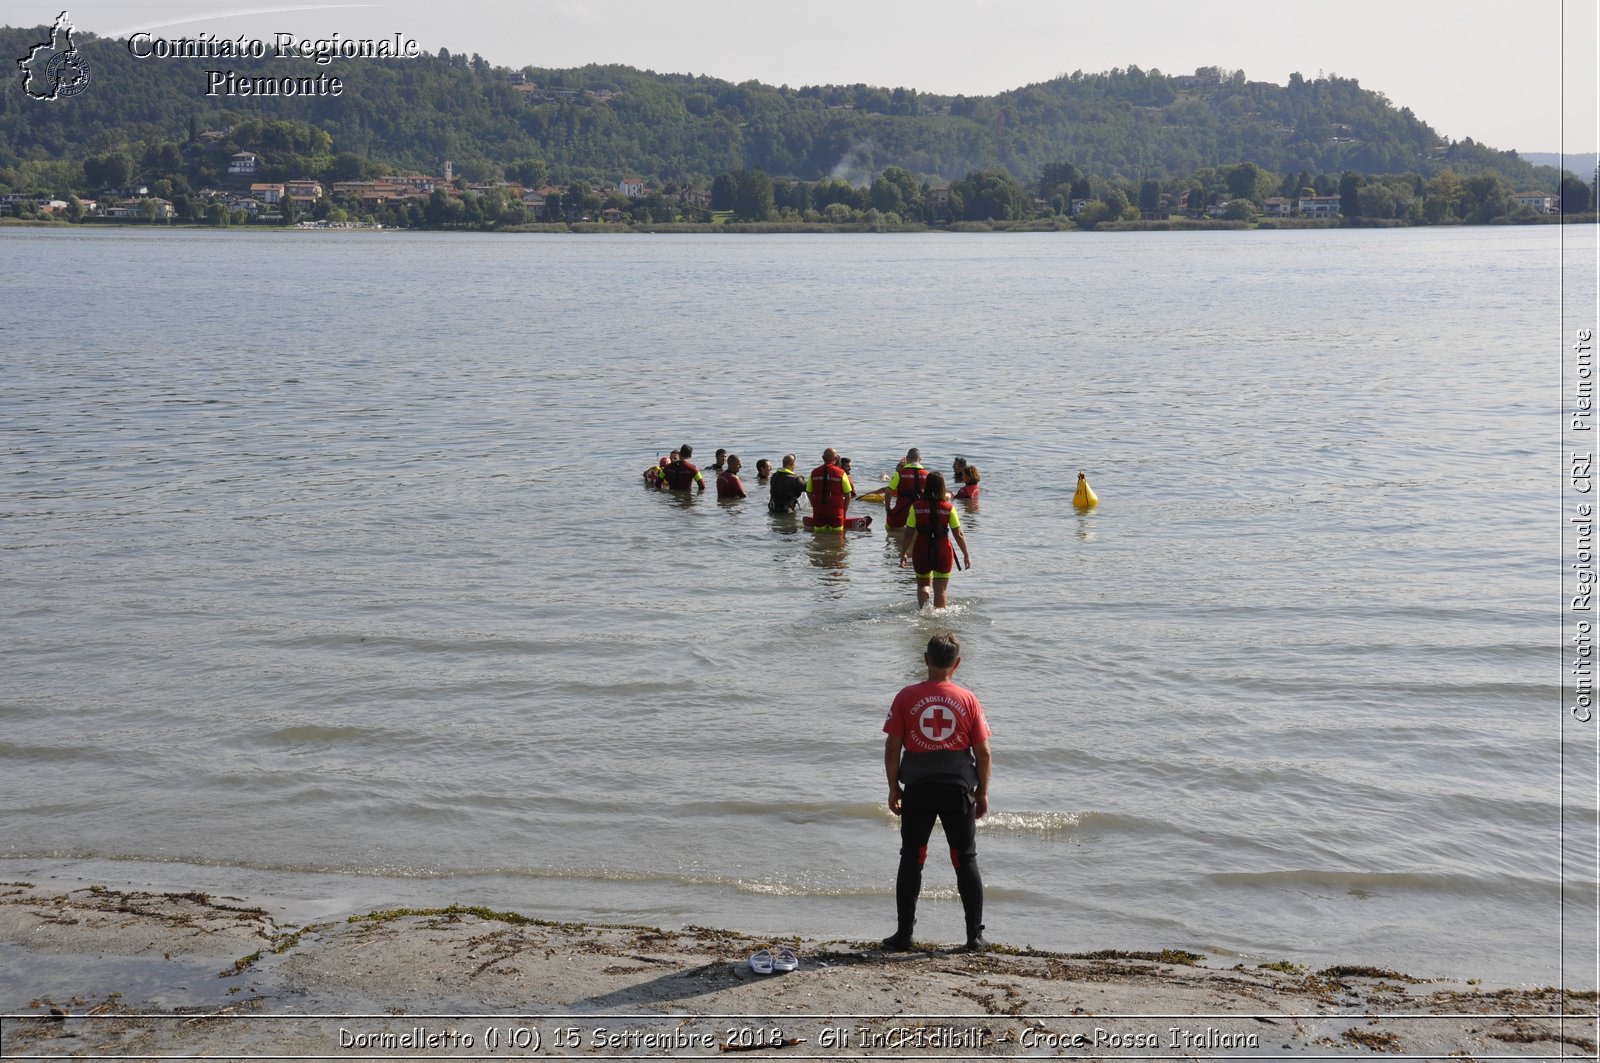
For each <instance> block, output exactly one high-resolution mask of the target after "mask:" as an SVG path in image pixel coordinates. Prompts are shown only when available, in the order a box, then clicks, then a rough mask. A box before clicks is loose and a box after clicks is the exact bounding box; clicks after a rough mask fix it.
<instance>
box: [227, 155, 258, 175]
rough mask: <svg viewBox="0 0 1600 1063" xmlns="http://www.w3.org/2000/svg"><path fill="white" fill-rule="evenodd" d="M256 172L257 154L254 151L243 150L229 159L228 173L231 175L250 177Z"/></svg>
mask: <svg viewBox="0 0 1600 1063" xmlns="http://www.w3.org/2000/svg"><path fill="white" fill-rule="evenodd" d="M255 172H256V154H255V152H253V151H241V152H237V153H235V154H234V156H233V158H231V159H229V160H228V175H229V176H230V177H249V176H251V175H252V174H254V173H255Z"/></svg>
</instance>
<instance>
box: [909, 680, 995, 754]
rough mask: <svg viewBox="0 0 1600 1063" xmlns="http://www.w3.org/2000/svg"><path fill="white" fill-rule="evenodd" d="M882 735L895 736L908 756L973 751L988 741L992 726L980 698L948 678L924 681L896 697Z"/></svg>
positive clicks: (914, 684) (912, 685)
mask: <svg viewBox="0 0 1600 1063" xmlns="http://www.w3.org/2000/svg"><path fill="white" fill-rule="evenodd" d="M883 733H884V734H886V735H894V736H895V737H896V738H898V739H900V741H901V742H902V743H903V744H904V746H905V749H906V752H908V753H935V752H939V751H944V750H948V751H957V750H963V749H971V748H972V747H973V746H974V745H976V744H977V743H979V742H987V741H988V740H989V723H988V721H987V720H985V719H984V718H983V706H982V705H980V704H978V698H977V695H975V694H973V693H972V691H970V690H968V689H967V688H966V687H962V686H957V685H956V684H954V683H952V682H950V681H949V680H948V679H940V680H924V681H923V682H921V683H913V684H911V685H910V686H908V687H905V688H904V689H902V690H901V691H900V693H898V694H896V695H895V696H894V703H893V704H892V705H890V706H889V717H888V719H886V720H884V721H883Z"/></svg>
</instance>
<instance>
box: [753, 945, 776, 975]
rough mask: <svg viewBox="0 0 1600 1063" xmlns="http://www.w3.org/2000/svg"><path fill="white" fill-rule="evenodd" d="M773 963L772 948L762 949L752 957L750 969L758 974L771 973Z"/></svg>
mask: <svg viewBox="0 0 1600 1063" xmlns="http://www.w3.org/2000/svg"><path fill="white" fill-rule="evenodd" d="M772 964H773V959H772V950H771V949H762V950H760V951H759V952H757V953H755V954H754V955H752V956H751V957H750V969H751V970H752V971H754V972H755V973H756V974H771V973H772Z"/></svg>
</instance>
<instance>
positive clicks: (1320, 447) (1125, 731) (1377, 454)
mask: <svg viewBox="0 0 1600 1063" xmlns="http://www.w3.org/2000/svg"><path fill="white" fill-rule="evenodd" d="M1564 239H1565V242H1566V245H1567V248H1568V250H1569V253H1571V254H1577V255H1578V256H1579V257H1584V256H1586V259H1587V261H1589V262H1591V263H1592V262H1593V260H1594V258H1595V248H1594V227H1593V226H1572V227H1569V228H1568V229H1567V231H1566V233H1565V234H1564ZM1562 240H1563V233H1562V232H1561V229H1560V227H1556V226H1543V227H1516V228H1472V229H1455V230H1420V229H1419V230H1406V231H1397V230H1388V231H1362V230H1354V231H1298V232H1254V233H1250V232H1242V233H1241V232H1224V233H1150V234H1116V235H1093V234H1039V235H1022V234H1017V235H987V236H976V235H969V236H952V235H942V234H928V235H908V236H870V235H863V236H772V237H760V236H737V237H717V236H704V235H700V236H674V237H667V236H655V237H650V236H630V237H620V236H619V237H599V236H583V237H559V236H499V237H496V236H484V235H470V236H458V235H447V234H413V233H359V234H327V233H259V232H255V233H245V232H221V233H210V232H198V231H187V232H170V233H169V232H152V231H144V230H137V229H122V230H105V231H81V230H74V231H66V232H63V231H39V230H20V229H9V230H4V231H3V232H0V255H3V256H4V259H5V261H6V262H7V263H8V264H9V265H10V266H11V268H10V270H9V271H8V273H9V276H8V281H7V292H6V295H5V297H4V298H3V299H0V334H3V336H4V337H5V340H4V344H3V347H4V351H3V353H0V374H3V379H4V387H3V388H0V477H3V479H0V484H3V492H4V493H3V496H0V517H3V520H0V642H3V645H4V646H5V662H6V663H5V682H4V684H3V688H0V857H4V858H5V859H4V860H3V861H0V864H3V866H0V873H3V874H4V875H7V876H10V877H13V878H16V877H30V876H35V877H36V876H49V875H51V874H59V875H62V876H73V875H76V876H82V877H87V878H90V879H92V880H95V881H101V882H106V883H108V884H111V885H119V884H124V883H130V882H131V883H138V884H152V885H156V886H161V887H170V888H180V889H203V890H209V891H213V892H216V891H232V892H245V893H254V894H257V895H263V896H266V895H270V896H274V897H279V898H285V899H286V900H287V901H288V902H290V903H291V904H292V905H293V910H294V913H295V914H296V916H298V917H301V918H304V919H310V918H313V917H323V916H326V915H327V914H329V913H343V912H350V911H357V910H366V909H368V908H373V907H379V906H385V905H391V904H402V903H403V904H416V905H424V904H447V903H451V902H461V903H467V904H486V905H490V906H493V907H498V908H511V909H516V910H518V911H521V912H524V913H527V914H530V915H536V916H543V917H552V918H562V919H586V920H595V921H605V922H628V923H650V924H656V925H664V926H682V925H686V924H700V925H712V926H723V927H729V928H732V929H738V930H744V931H750V932H756V933H774V934H777V933H805V934H812V935H819V936H821V937H824V938H830V939H836V938H844V939H853V940H854V939H876V938H878V937H881V936H883V935H884V934H886V933H888V932H889V931H890V930H892V929H893V926H892V922H893V907H894V905H893V878H894V867H895V862H896V851H897V846H898V837H897V831H896V823H897V821H896V820H895V819H894V818H893V817H892V816H891V815H889V813H888V811H887V809H886V807H885V805H884V795H883V789H884V782H883V774H882V735H881V732H880V727H881V724H882V721H883V717H884V713H885V711H886V710H887V707H888V704H889V700H890V698H891V697H892V696H893V694H894V692H895V690H896V689H898V687H899V686H901V685H902V684H904V683H907V682H910V681H913V680H915V679H917V678H919V677H920V675H921V665H920V656H921V652H922V647H923V645H924V643H925V642H926V640H927V639H928V637H929V636H930V635H932V634H934V633H936V632H938V631H942V630H952V631H955V632H956V633H958V634H959V635H960V637H961V639H962V641H963V646H964V657H965V659H964V664H963V666H962V668H961V670H960V674H959V677H958V678H959V679H960V680H961V681H962V682H964V683H965V684H966V685H967V686H969V687H971V688H972V689H973V690H974V692H976V693H977V694H978V696H979V697H980V699H981V700H982V701H983V704H984V707H985V709H986V712H987V714H988V716H989V720H990V723H991V725H992V726H993V728H994V739H993V745H994V750H995V774H994V784H993V809H994V811H993V812H992V814H991V815H990V816H989V818H987V819H986V820H985V821H984V822H983V824H982V825H981V828H980V833H979V845H980V856H981V867H982V869H983V873H984V876H985V880H986V883H987V886H988V912H987V922H988V925H989V932H988V936H989V937H990V939H991V940H994V941H998V942H1003V943H1008V944H1015V945H1028V944H1031V945H1034V946H1037V947H1040V948H1050V949H1060V950H1070V951H1080V950H1090V949H1101V948H1120V949H1139V950H1150V949H1160V948H1186V949H1192V950H1196V951H1200V952H1204V953H1206V954H1208V955H1209V956H1210V957H1211V958H1212V962H1216V963H1221V964H1226V965H1231V964H1233V963H1236V962H1237V963H1250V964H1254V963H1258V962H1272V961H1277V960H1284V959H1287V960H1291V961H1294V962H1297V963H1304V964H1309V965H1319V964H1326V963H1334V962H1339V963H1360V964H1371V965H1378V966H1385V967H1392V968H1395V969H1399V970H1402V971H1405V972H1407V973H1412V974H1417V975H1438V976H1460V977H1463V978H1465V977H1479V978H1484V979H1487V980H1490V981H1493V982H1539V983H1553V982H1556V981H1557V980H1558V979H1561V978H1563V977H1564V978H1565V979H1566V981H1567V983H1568V984H1569V985H1581V984H1588V985H1591V986H1592V985H1593V984H1594V971H1593V956H1594V940H1593V937H1594V935H1593V929H1594V907H1593V906H1594V882H1593V869H1594V866H1595V859H1594V856H1595V854H1594V846H1593V837H1594V811H1593V800H1592V788H1593V786H1592V774H1593V750H1592V739H1591V747H1590V748H1585V749H1578V750H1576V751H1574V750H1573V749H1572V748H1571V742H1570V738H1569V740H1568V742H1567V743H1566V746H1567V748H1566V755H1567V757H1568V763H1567V765H1566V769H1567V772H1568V773H1569V778H1568V779H1567V783H1566V787H1567V789H1566V795H1567V796H1566V801H1565V807H1563V804H1564V803H1563V782H1562V769H1563V762H1562V761H1563V750H1564V743H1563V734H1562V727H1563V721H1564V719H1565V717H1564V714H1563V706H1562V700H1561V681H1562V678H1563V657H1562V652H1561V650H1562V648H1561V602H1560V594H1561V586H1562V583H1561V576H1562V557H1561V552H1560V542H1561V540H1560V534H1561V524H1560V521H1561V515H1560V508H1559V504H1558V492H1559V490H1560V486H1561V478H1562V474H1563V465H1562V462H1563V455H1562V448H1561V415H1560V406H1561V402H1562V398H1563V395H1562V382H1561V364H1562V363H1561V352H1562V338H1563V333H1562V331H1561V319H1560V313H1559V308H1560V301H1561V297H1562V283H1563V273H1562V270H1561V258H1560V246H1561V243H1562ZM1566 283H1567V284H1568V285H1569V288H1571V287H1572V286H1573V285H1576V288H1575V289H1573V290H1569V291H1568V293H1567V297H1568V301H1569V302H1573V301H1574V300H1576V302H1577V303H1578V304H1579V305H1583V304H1585V303H1590V304H1592V299H1593V292H1592V291H1590V290H1586V289H1588V288H1592V283H1593V281H1592V273H1591V274H1589V275H1588V276H1585V275H1584V273H1583V271H1581V270H1580V271H1574V272H1572V273H1571V275H1569V276H1568V277H1567V278H1566ZM1590 324H1592V322H1591V323H1590ZM684 441H687V442H692V443H693V444H694V445H695V448H696V451H697V457H704V458H705V461H704V462H702V464H708V463H709V461H710V458H709V455H710V454H711V453H712V451H714V450H715V449H716V448H717V447H719V446H721V447H727V448H729V449H731V450H732V451H734V452H735V453H737V454H739V455H740V456H741V457H742V458H743V459H744V461H745V464H746V471H747V476H746V482H747V484H748V485H749V487H750V492H751V497H750V498H749V499H748V500H746V501H744V502H741V503H731V504H730V503H719V502H718V501H716V500H715V495H714V493H708V494H706V495H705V496H703V497H698V498H690V499H680V498H673V497H670V496H667V495H660V494H654V493H650V492H647V491H645V490H643V489H641V487H640V486H639V482H640V481H639V473H640V471H641V470H642V469H643V468H644V467H645V466H646V465H648V464H649V463H651V462H652V461H653V460H655V458H656V456H657V455H658V454H660V453H662V452H664V451H665V450H667V449H670V448H672V447H674V446H676V445H677V444H678V443H680V442H684ZM829 445H833V446H837V447H838V448H839V449H840V451H841V452H842V453H844V454H847V455H849V456H850V457H851V458H853V459H854V463H855V467H856V470H857V479H858V483H862V484H863V486H864V487H865V486H873V485H877V484H878V482H879V478H880V475H881V474H884V473H887V472H888V471H889V470H890V469H892V467H893V463H894V460H895V459H896V458H897V457H898V456H899V455H900V454H902V453H903V452H904V450H905V448H906V447H908V446H919V447H921V448H922V452H923V454H924V455H925V457H926V459H927V460H928V463H929V464H930V465H931V466H933V467H935V468H939V469H942V470H948V468H949V466H950V460H951V458H952V456H954V455H956V454H961V455H964V456H966V457H968V458H969V459H970V460H971V461H973V462H974V463H975V464H977V465H978V466H979V468H980V469H981V470H982V474H983V491H982V501H981V505H980V506H978V507H975V508H973V509H970V510H967V511H964V512H963V514H962V521H963V524H964V526H965V528H966V529H967V535H968V539H969V542H970V544H971V547H972V555H973V560H974V567H973V568H972V570H971V571H969V572H962V573H957V574H956V576H955V578H954V579H953V581H952V586H951V602H952V606H951V608H950V609H948V610H947V611H945V612H943V613H940V614H934V613H932V612H923V613H919V612H918V611H917V610H916V608H915V596H914V586H913V581H912V578H911V576H910V575H909V574H908V573H907V572H905V571H902V570H900V569H898V568H897V567H896V566H895V564H894V547H893V546H891V545H890V543H889V541H888V539H887V538H886V536H885V534H884V532H883V531H882V530H881V529H880V530H874V531H871V532H866V533H861V534H852V535H849V536H846V537H841V536H839V535H832V536H813V535H811V534H810V533H806V532H803V531H801V530H800V529H798V528H797V527H796V525H795V523H794V522H793V521H792V520H785V519H775V518H772V517H770V516H769V515H768V514H767V512H766V510H765V489H764V488H758V487H757V486H756V485H755V477H754V471H753V470H754V464H755V460H756V459H757V458H760V457H767V458H771V459H773V460H774V461H776V460H777V459H778V458H779V457H780V456H781V455H782V454H784V453H785V452H787V451H793V452H796V453H798V454H799V455H800V459H801V460H800V466H801V468H802V469H809V468H810V467H811V466H813V465H815V464H816V462H817V458H818V456H819V454H820V452H821V450H822V449H823V448H824V447H825V446H829ZM1080 469H1082V470H1084V471H1086V472H1087V474H1088V477H1089V481H1090V483H1091V484H1092V485H1093V486H1094V488H1095V490H1096V491H1097V492H1098V494H1099V496H1100V499H1101V504H1100V506H1099V507H1098V508H1097V509H1095V510H1094V511H1092V512H1091V513H1089V514H1086V515H1080V514H1079V513H1077V512H1076V511H1075V510H1074V509H1073V507H1072V505H1071V498H1072V490H1073V484H1074V480H1075V477H1076V474H1077V472H1078V470H1080ZM1574 774H1575V775H1576V777H1577V779H1578V782H1577V784H1576V785H1574V783H1573V778H1572V777H1573V776H1574ZM1564 822H1565V829H1564ZM935 848H937V846H935ZM1564 866H1565V874H1566V888H1565V891H1563V886H1562V882H1563V878H1562V876H1563V867H1564ZM926 884H927V887H928V888H929V890H930V892H931V899H928V897H929V894H927V893H925V900H924V904H923V910H922V912H921V919H920V921H919V925H918V937H919V938H921V939H925V940H928V941H935V942H938V941H948V942H952V943H955V942H959V941H960V939H961V935H962V926H961V911H960V905H959V902H958V901H957V900H956V898H955V891H954V875H953V874H952V873H950V872H949V870H948V867H947V866H946V865H945V864H944V863H943V862H942V861H940V860H930V861H929V873H928V874H927V876H926ZM1564 948H1565V950H1566V953H1567V954H1566V956H1565V963H1563V959H1564V957H1563V949H1564Z"/></svg>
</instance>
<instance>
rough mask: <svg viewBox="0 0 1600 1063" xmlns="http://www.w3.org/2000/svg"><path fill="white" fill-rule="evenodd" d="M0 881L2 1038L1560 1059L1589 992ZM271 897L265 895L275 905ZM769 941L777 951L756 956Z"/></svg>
mask: <svg viewBox="0 0 1600 1063" xmlns="http://www.w3.org/2000/svg"><path fill="white" fill-rule="evenodd" d="M274 907H275V906H273V905H272V904H270V903H263V902H261V901H260V900H259V899H257V900H246V899H243V898H238V897H226V896H214V895H208V894H205V893H199V892H192V893H173V892H167V893H161V892H147V891H139V890H129V889H111V888H108V887H104V886H97V885H92V884H87V883H82V884H79V883H71V884H63V883H60V882H51V883H49V884H47V885H40V884H35V883H29V882H11V883H6V884H4V885H3V887H0V960H3V961H4V962H3V971H4V973H3V975H0V1011H3V1012H4V1014H5V1018H4V1030H3V1032H0V1055H3V1056H4V1058H7V1059H10V1058H30V1057H33V1058H37V1057H52V1056H71V1055H83V1056H114V1057H118V1058H158V1057H160V1058H171V1057H175V1056H183V1057H186V1058H214V1059H249V1058H261V1057H269V1056H294V1057H296V1058H298V1059H340V1060H348V1059H354V1058H362V1057H365V1058H386V1059H395V1058H410V1059H434V1058H472V1059H516V1058H531V1057H534V1056H549V1055H557V1056H560V1055H570V1056H584V1057H588V1058H618V1057H635V1058H641V1057H649V1056H675V1057H680V1058H691V1057H696V1056H698V1057H713V1058H725V1057H727V1056H729V1055H735V1056H737V1055H739V1054H745V1055H752V1054H753V1055H780V1056H783V1057H785V1058H789V1059H807V1058H826V1057H835V1058H841V1059H845V1058H901V1059H906V1058H952V1057H956V1058H985V1057H997V1056H1070V1057H1072V1058H1077V1059H1085V1058H1087V1059H1115V1058H1150V1057H1163V1058H1168V1059H1206V1058H1237V1057H1245V1056H1251V1057H1263V1058H1272V1057H1285V1056H1290V1057H1292V1056H1324V1057H1325V1056H1342V1055H1348V1056H1370V1055H1374V1054H1378V1055H1383V1054H1403V1055H1406V1056H1408V1057H1412V1058H1439V1059H1446V1058H1451V1057H1457V1058H1459V1057H1462V1056H1466V1057H1502V1058H1503V1057H1508V1056H1514V1057H1527V1058H1562V1057H1570V1058H1580V1057H1584V1056H1588V1057H1591V1058H1592V1057H1593V1056H1594V1054H1595V1052H1596V1021H1595V1009H1596V996H1595V994H1594V993H1592V992H1588V993H1573V992H1562V991H1560V990H1557V989H1549V988H1547V989H1537V988H1532V989H1530V988H1496V987H1492V986H1485V985H1476V984H1466V983H1455V982H1437V981H1423V980H1418V979H1414V978H1410V977H1408V976H1407V975H1405V974H1404V973H1403V972H1396V971H1382V970H1374V969H1370V968H1362V967H1359V966H1351V967H1338V968H1328V969H1325V970H1321V971H1307V970H1302V969H1299V968H1296V967H1295V966H1293V965H1292V964H1287V963H1284V964H1277V965H1273V967H1272V968H1261V967H1255V968H1248V969H1246V968H1244V967H1230V968H1224V967H1221V966H1213V965H1211V964H1210V961H1209V960H1208V959H1207V958H1206V957H1202V956H1195V955H1192V954H1186V953H1151V954H1144V953H1103V954H1072V955H1067V954H1061V953H1049V952H1041V951H1036V950H1032V949H1010V948H1007V947H1005V946H1004V945H999V946H997V947H996V948H994V949H992V950H991V951H989V952H986V953H981V954H968V953H964V952H960V951H956V950H954V949H953V948H945V947H941V946H940V945H938V943H928V944H925V945H924V944H921V943H919V946H918V948H917V949H916V950H915V951H912V952H910V953H885V952H882V951H880V950H879V949H878V948H877V947H876V943H874V942H867V941H818V940H804V939H784V940H772V939H757V938H752V937H749V936H746V935H743V934H740V933H738V932H736V931H731V930H719V929H710V928H702V927H691V928H687V929H683V930H675V931H674V930H661V929H656V928H651V927H643V926H600V925H593V924H573V923H555V922H550V921H545V920H540V919H537V918H533V917H529V916H525V915H521V914H517V913H510V912H494V911H489V910H486V909H476V908H446V909H430V910H417V911H412V910H398V911H389V912H365V913H359V914H354V915H350V916H348V917H345V918H340V919H329V920H326V921H321V922H315V923H311V924H308V925H281V924H280V922H279V919H278V918H275V917H274V915H273V914H272V911H273V909H274ZM278 910H280V911H281V909H278ZM763 946H771V947H774V948H776V947H780V946H787V947H790V948H792V949H794V950H795V951H796V952H797V953H798V954H799V957H800V966H799V969H798V970H795V971H792V972H788V973H782V974H771V975H761V974H757V973H755V972H754V971H752V970H751V967H750V964H749V957H750V955H751V953H753V952H754V951H756V950H757V949H759V948H761V947H763Z"/></svg>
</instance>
